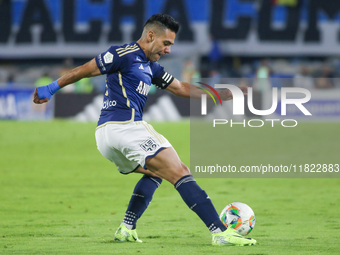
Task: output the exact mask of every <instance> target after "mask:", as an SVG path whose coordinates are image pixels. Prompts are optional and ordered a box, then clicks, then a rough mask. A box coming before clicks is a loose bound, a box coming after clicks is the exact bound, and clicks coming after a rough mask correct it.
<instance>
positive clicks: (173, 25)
mask: <svg viewBox="0 0 340 255" xmlns="http://www.w3.org/2000/svg"><path fill="white" fill-rule="evenodd" d="M149 24H150V25H153V24H158V25H160V26H161V27H164V29H166V28H168V29H170V30H171V31H172V32H175V33H176V34H177V32H178V29H179V23H178V22H177V21H176V20H175V19H174V18H173V17H171V16H170V15H168V14H163V13H159V14H154V15H152V16H151V17H150V18H149V19H148V20H147V21H146V22H145V25H144V27H145V26H146V25H149Z"/></svg>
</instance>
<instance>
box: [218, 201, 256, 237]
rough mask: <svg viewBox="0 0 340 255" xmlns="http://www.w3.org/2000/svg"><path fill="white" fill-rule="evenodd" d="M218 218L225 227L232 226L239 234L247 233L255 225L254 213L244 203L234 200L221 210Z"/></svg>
mask: <svg viewBox="0 0 340 255" xmlns="http://www.w3.org/2000/svg"><path fill="white" fill-rule="evenodd" d="M220 219H221V221H222V222H223V224H224V225H225V226H226V227H232V228H234V229H235V230H236V231H237V233H239V234H240V235H244V236H245V235H248V234H249V233H250V232H251V231H252V230H253V229H254V226H255V214H254V212H253V210H252V209H251V208H250V207H249V206H248V205H246V204H244V203H241V202H234V203H231V204H229V205H227V206H226V207H225V208H224V209H223V210H222V212H221V215H220Z"/></svg>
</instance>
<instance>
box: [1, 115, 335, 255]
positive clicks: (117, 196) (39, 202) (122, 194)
mask: <svg viewBox="0 0 340 255" xmlns="http://www.w3.org/2000/svg"><path fill="white" fill-rule="evenodd" d="M301 125H302V126H301V127H302V128H303V127H304V126H303V125H307V124H301ZM154 127H155V129H156V130H157V131H158V132H160V133H162V134H164V135H165V136H166V137H167V138H168V139H169V140H170V142H171V143H172V144H173V146H174V147H175V148H176V150H177V152H178V153H179V155H180V157H181V159H182V161H183V162H184V163H185V164H189V162H190V157H189V156H190V153H189V151H190V140H189V133H190V131H189V122H181V123H159V124H154ZM339 127H340V125H339V124H338V123H323V124H318V125H315V126H314V128H315V130H314V131H313V130H310V128H309V132H312V131H313V133H312V134H313V135H312V136H310V137H308V138H306V141H307V144H306V146H304V153H303V154H302V155H312V154H313V153H312V154H308V152H312V151H315V150H319V151H320V150H322V151H321V152H320V153H323V154H324V155H327V157H328V158H334V159H338V161H339V162H338V163H340V160H339V151H340V150H339V145H337V146H334V143H337V144H338V143H339V134H338V131H339V130H340V129H339ZM0 130H1V133H0V254H249V255H255V254H257V255H260V254H261V255H264V254H268V255H270V254H339V251H340V235H339V231H340V212H339V209H340V179H279V178H277V179H226V178H219V179H213V178H210V179H203V178H198V179H197V182H198V183H199V184H200V185H201V187H202V188H203V189H204V190H206V192H207V193H208V194H209V196H210V197H211V199H212V201H213V203H214V204H215V206H216V208H217V211H218V212H220V211H221V210H222V209H223V207H224V206H226V205H227V204H228V203H230V202H235V201H241V202H244V203H247V204H248V205H250V206H251V207H252V208H253V210H254V211H255V214H256V225H255V229H254V230H253V232H252V233H251V234H250V236H251V237H253V238H255V239H257V241H258V245H256V246H253V247H213V246H211V236H210V233H209V232H208V230H207V229H206V227H205V226H204V224H203V223H202V222H201V221H200V220H199V219H198V217H197V216H196V215H195V214H194V213H193V212H192V211H190V210H189V209H188V208H187V206H186V205H185V204H184V202H183V201H182V200H181V198H180V196H179V194H178V193H177V191H176V190H175V189H174V188H173V186H172V185H170V184H169V183H166V182H165V181H164V182H163V184H162V185H161V187H160V188H159V189H158V190H157V191H156V193H155V196H154V199H153V201H152V203H151V204H150V206H149V208H148V209H147V211H146V212H145V214H144V215H143V217H142V218H141V219H140V220H139V222H138V225H137V229H138V234H139V237H140V239H142V240H143V241H144V242H143V243H142V244H136V243H119V242H115V241H113V235H114V232H115V230H116V228H117V227H118V226H119V224H120V223H121V221H122V219H123V217H124V213H125V209H126V206H127V204H128V201H129V199H130V196H131V192H132V190H133V187H134V185H135V184H136V182H137V181H138V179H139V178H140V177H141V176H140V175H138V174H131V175H129V176H124V175H121V174H119V173H118V171H117V170H116V168H115V166H114V165H113V164H112V163H110V162H109V161H108V160H106V159H105V158H104V157H102V156H101V155H100V153H99V152H98V151H97V149H96V145H95V139H94V130H95V124H93V123H87V124H83V123H74V122H70V121H61V120H57V121H51V122H15V121H1V122H0ZM240 130H241V131H240V132H242V129H240ZM263 130H264V131H266V130H265V129H263ZM330 130H331V131H330ZM334 131H336V132H334ZM240 135H242V134H240ZM306 135H308V132H307V134H306ZM231 139H233V138H231ZM235 139H236V137H235ZM254 139H255V138H254ZM272 139H273V138H271V137H270V133H269V134H268V135H267V136H266V138H265V139H263V141H262V142H263V143H264V146H266V144H267V143H268V144H269V145H270V143H271V141H272ZM276 139H277V138H276ZM318 140H319V141H321V142H322V148H316V147H315V146H312V145H311V144H308V141H310V142H313V141H318ZM327 141H328V142H327ZM284 144H285V143H284V142H283V143H281V146H284ZM327 144H332V146H331V147H330V148H331V149H329V148H327V147H325V146H326V145H327ZM280 150H284V149H282V147H280ZM287 150H288V148H287ZM256 153H257V154H256ZM237 155H240V157H241V155H242V154H237V153H234V155H233V156H234V157H237ZM252 157H253V158H254V160H255V159H256V158H260V157H261V152H260V151H254V152H253V154H252ZM240 160H242V158H240ZM288 160H289V159H288Z"/></svg>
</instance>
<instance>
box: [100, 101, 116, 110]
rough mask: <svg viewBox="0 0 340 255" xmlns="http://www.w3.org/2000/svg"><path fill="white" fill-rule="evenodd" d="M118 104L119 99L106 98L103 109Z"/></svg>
mask: <svg viewBox="0 0 340 255" xmlns="http://www.w3.org/2000/svg"><path fill="white" fill-rule="evenodd" d="M116 105H117V101H116V100H106V101H104V102H103V107H102V109H104V110H106V109H108V108H109V107H112V106H116Z"/></svg>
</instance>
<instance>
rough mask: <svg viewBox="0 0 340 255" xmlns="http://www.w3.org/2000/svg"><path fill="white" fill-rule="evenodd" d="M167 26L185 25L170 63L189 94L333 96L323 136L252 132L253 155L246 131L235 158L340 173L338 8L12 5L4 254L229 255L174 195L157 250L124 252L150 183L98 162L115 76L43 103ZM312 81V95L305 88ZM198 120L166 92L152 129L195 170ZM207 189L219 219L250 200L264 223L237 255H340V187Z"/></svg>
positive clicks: (315, 130) (216, 3)
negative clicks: (103, 113)
mask: <svg viewBox="0 0 340 255" xmlns="http://www.w3.org/2000/svg"><path fill="white" fill-rule="evenodd" d="M159 12H165V13H169V14H171V15H173V16H174V17H175V18H176V19H178V20H179V21H180V23H181V25H182V27H181V30H180V32H179V34H178V36H177V39H176V43H175V45H174V46H172V53H171V54H170V55H169V56H166V57H164V58H162V59H161V60H160V61H159V62H160V64H162V65H163V66H165V68H166V70H167V71H168V72H169V73H171V74H173V75H174V76H175V77H177V78H178V79H180V80H185V81H190V80H192V79H199V78H200V77H202V78H206V79H209V80H210V82H211V84H216V83H218V82H219V81H220V79H221V78H222V77H232V78H237V79H243V78H245V79H253V78H256V77H261V78H264V79H270V80H272V81H275V80H276V79H281V81H284V82H282V83H280V84H278V83H275V82H272V83H271V84H272V86H273V87H278V88H280V87H282V86H296V87H301V86H303V87H305V88H307V89H312V90H313V91H314V92H313V93H314V94H313V95H319V94H320V95H325V94H326V96H323V99H322V102H320V104H319V105H318V104H315V105H314V109H317V111H318V112H319V113H320V114H319V115H318V117H317V118H316V119H313V125H309V123H308V122H306V123H303V122H302V123H301V124H299V126H300V127H301V129H299V130H297V133H294V132H291V133H289V132H286V133H284V135H281V136H280V135H278V133H279V132H274V131H273V130H272V129H268V128H264V129H262V130H261V131H254V130H249V129H247V130H246V133H247V135H248V136H249V137H252V138H251V139H253V140H250V141H249V142H251V143H253V144H254V146H250V147H249V148H247V147H246V146H245V145H244V144H239V143H238V139H237V138H238V137H244V136H245V134H244V132H245V131H244V130H243V129H242V128H237V129H235V130H233V131H232V133H230V134H229V136H230V143H231V144H234V145H235V144H237V146H236V147H233V150H232V151H230V152H227V153H226V154H227V155H229V156H230V157H232V158H233V160H236V161H238V162H244V160H245V159H244V155H247V157H246V161H245V162H247V163H249V164H260V163H261V159H262V158H263V157H264V154H266V156H265V157H270V158H271V159H275V160H282V161H284V162H286V163H290V161H291V160H292V158H291V154H292V153H293V154H294V160H297V161H299V160H300V161H304V162H305V163H313V162H311V159H313V158H314V159H315V160H316V161H317V162H314V163H327V164H329V163H333V164H335V163H339V162H337V160H338V155H339V149H340V148H339V144H338V141H339V135H338V130H339V120H340V107H339V105H340V98H339V96H338V94H339V88H340V81H339V79H338V77H339V75H340V47H339V46H340V2H339V1H338V0H327V1H319V0H256V1H255V0H254V1H252V0H212V1H209V0H159V1H151V0H114V1H113V0H112V1H111V0H11V1H10V0H0V119H1V120H0V130H1V131H2V132H1V134H0V164H1V166H0V192H1V196H0V216H1V217H0V253H2V252H3V253H5V254H57V253H60V254H80V253H86V252H88V253H92V254H95V253H103V254H109V253H113V254H132V253H133V254H136V253H139V252H140V253H145V254H187V253H190V254H219V253H224V252H225V250H219V249H215V247H210V243H209V238H210V236H209V233H207V232H206V230H205V229H204V226H203V225H202V224H199V223H198V219H197V218H195V217H193V215H192V212H190V211H189V210H188V209H187V208H186V207H185V205H184V203H183V202H182V201H181V200H180V198H179V196H178V194H176V193H175V192H174V190H173V187H171V185H169V184H166V183H164V184H162V187H161V188H160V189H159V191H157V192H158V193H157V196H155V199H154V201H153V203H152V205H150V207H151V208H150V209H149V210H148V213H149V214H147V215H145V217H144V218H143V219H141V220H140V221H139V226H140V227H141V228H140V229H141V230H140V231H141V232H139V233H140V235H141V239H143V240H144V241H145V246H142V247H137V248H136V247H131V246H129V244H121V245H119V246H118V245H116V246H114V247H112V246H113V243H114V241H113V233H114V231H115V228H116V226H118V224H119V223H120V221H121V219H122V217H123V213H124V210H125V207H126V203H127V200H128V198H129V196H130V195H131V191H132V189H133V186H134V184H135V182H136V181H137V180H138V176H134V175H130V176H129V177H125V176H121V175H119V174H118V173H117V172H116V171H115V170H114V169H113V167H112V164H110V163H109V162H106V161H105V159H103V158H102V156H101V155H100V154H99V153H98V152H97V151H96V148H95V147H96V146H95V142H94V137H93V130H94V129H95V126H96V124H95V122H96V121H97V119H98V114H99V111H100V108H101V104H102V93H103V90H104V87H105V77H104V76H99V77H94V78H91V79H85V80H83V81H81V82H78V83H76V84H74V85H71V86H69V87H67V88H65V89H63V90H61V91H59V92H58V93H57V94H56V95H55V96H54V97H53V100H52V101H51V102H49V104H46V105H41V106H37V105H34V104H33V103H32V92H33V91H34V89H35V87H36V86H41V85H46V84H47V83H49V81H53V80H55V79H57V78H58V77H59V76H60V75H62V74H63V73H65V72H66V71H67V70H70V69H71V68H73V67H76V66H77V65H80V64H83V63H85V62H87V61H89V60H90V59H91V58H93V57H94V56H96V55H97V54H99V53H101V52H103V51H105V50H106V49H107V48H109V47H110V45H112V44H123V43H127V42H130V41H131V40H137V39H138V36H139V34H140V32H141V30H142V24H144V22H145V21H146V19H147V18H148V17H149V16H150V15H152V14H154V13H159ZM299 79H300V81H301V79H303V80H304V81H306V82H305V83H304V84H301V83H299V84H296V81H299ZM248 85H250V86H252V84H251V83H250V84H248ZM254 89H255V90H257V91H256V92H255V94H254V101H255V102H254V105H255V106H257V107H258V108H261V105H263V103H264V100H263V96H262V94H263V91H261V89H257V88H256V87H254ZM325 106H326V107H325ZM189 108H190V103H189V100H185V99H182V98H176V97H174V96H172V95H170V94H168V93H167V92H165V91H161V90H157V89H152V90H151V91H150V94H149V101H148V103H147V105H146V107H145V112H146V114H145V118H146V119H147V120H149V121H151V122H152V123H153V124H154V127H155V128H156V130H158V131H159V132H160V133H162V134H164V135H165V136H166V137H167V138H168V139H169V140H170V141H171V142H172V144H173V145H174V147H175V148H176V149H177V151H178V153H179V155H180V156H181V159H182V160H183V162H184V163H185V164H187V165H189V164H190V153H189V151H190V146H189V145H190V140H189V137H190V127H189V122H188V121H187V119H188V117H189V116H190V109H189ZM247 114H249V112H248V113H247ZM248 116H250V115H248ZM325 116H327V118H324V117H325ZM330 121H331V122H330ZM277 130H280V129H275V131H277ZM258 132H262V133H261V134H259V133H258ZM263 148H266V149H265V150H263ZM288 151H289V153H290V154H289V153H287V152H288ZM275 160H274V161H275ZM321 161H322V162H321ZM275 162H276V161H275ZM198 182H199V183H200V185H202V187H203V188H204V189H205V190H206V191H207V192H208V194H209V196H210V197H211V198H212V200H213V202H214V204H215V205H216V208H217V210H218V211H220V210H221V209H222V208H223V207H224V206H225V205H226V204H227V203H229V202H233V201H234V200H235V201H236V200H238V201H242V202H245V203H248V204H249V205H251V207H252V208H253V209H254V211H255V213H256V217H257V225H256V227H255V230H254V232H253V236H252V237H254V238H255V239H258V241H259V243H260V245H259V246H256V247H254V249H251V250H250V249H247V250H242V249H239V248H236V247H235V249H234V248H232V249H229V250H228V252H229V254H338V250H339V245H338V243H339V238H338V233H337V232H338V229H339V225H340V222H339V218H340V217H339V216H340V214H339V203H340V198H339V184H340V183H339V181H338V179H315V180H312V179H277V180H271V179H263V180H260V179H256V180H254V179H232V180H229V179H222V178H220V179H215V180H214V179H210V180H209V179H200V180H199V181H198ZM113 194H114V195H113ZM116 194H119V196H116ZM230 199H231V200H232V201H230ZM176 210H177V212H178V213H177V214H174V213H173V212H174V211H176ZM163 215H166V216H164V217H165V218H166V219H164V217H163ZM320 219H322V220H320ZM154 221H156V222H157V221H158V222H162V223H163V224H164V225H165V226H164V225H163V224H160V225H158V224H156V226H155V225H153V223H154ZM183 228H184V230H183ZM187 237H189V238H187ZM252 248H253V247H252Z"/></svg>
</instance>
